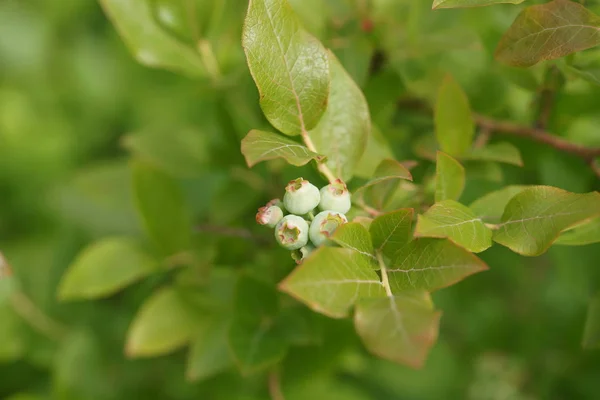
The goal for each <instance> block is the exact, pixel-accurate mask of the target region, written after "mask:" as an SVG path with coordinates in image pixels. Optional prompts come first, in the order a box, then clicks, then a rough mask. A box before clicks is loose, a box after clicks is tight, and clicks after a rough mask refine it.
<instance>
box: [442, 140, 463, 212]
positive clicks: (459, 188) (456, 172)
mask: <svg viewBox="0 0 600 400" xmlns="http://www.w3.org/2000/svg"><path fill="white" fill-rule="evenodd" d="M464 188H465V168H464V167H463V166H462V165H460V163H459V162H458V161H456V160H455V159H454V158H452V157H450V156H449V155H448V154H446V153H443V152H441V151H438V152H437V161H436V164H435V201H436V202H438V201H442V200H446V199H450V200H458V199H459V198H460V195H461V194H462V192H463V190H464Z"/></svg>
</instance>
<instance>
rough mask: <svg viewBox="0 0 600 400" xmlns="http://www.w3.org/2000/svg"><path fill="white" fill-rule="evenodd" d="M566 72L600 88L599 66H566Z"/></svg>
mask: <svg viewBox="0 0 600 400" xmlns="http://www.w3.org/2000/svg"><path fill="white" fill-rule="evenodd" d="M566 70H567V71H569V72H572V73H574V74H575V75H577V76H579V77H580V78H582V79H585V80H586V81H588V82H590V83H593V84H595V85H599V86H600V66H580V65H567V66H566Z"/></svg>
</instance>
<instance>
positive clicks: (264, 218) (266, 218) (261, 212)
mask: <svg viewBox="0 0 600 400" xmlns="http://www.w3.org/2000/svg"><path fill="white" fill-rule="evenodd" d="M282 218H283V211H282V210H281V208H279V207H277V206H270V205H268V204H267V205H266V206H264V207H261V208H259V209H258V213H256V222H258V223H259V224H261V225H267V226H268V227H269V228H273V227H275V225H277V223H278V222H279V221H281V219H282Z"/></svg>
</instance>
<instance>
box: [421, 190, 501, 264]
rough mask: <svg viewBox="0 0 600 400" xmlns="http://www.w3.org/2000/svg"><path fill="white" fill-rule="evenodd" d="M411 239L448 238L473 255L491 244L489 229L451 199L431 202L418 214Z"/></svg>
mask: <svg viewBox="0 0 600 400" xmlns="http://www.w3.org/2000/svg"><path fill="white" fill-rule="evenodd" d="M415 236H421V237H435V238H448V239H450V240H452V241H453V242H454V243H456V244H459V245H461V246H462V247H464V248H465V249H467V250H469V251H472V252H473V253H479V252H482V251H484V250H486V249H488V248H489V247H490V246H491V245H492V230H491V229H490V228H488V227H487V226H485V224H484V223H483V222H482V221H481V218H478V217H477V216H476V215H475V213H473V211H471V210H470V209H469V208H468V207H465V206H463V205H462V204H460V203H457V202H456V201H454V200H444V201H441V202H439V203H435V204H434V205H433V206H431V208H429V210H427V212H425V214H423V215H419V217H418V221H417V227H416V228H415Z"/></svg>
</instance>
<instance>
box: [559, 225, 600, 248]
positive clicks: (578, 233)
mask: <svg viewBox="0 0 600 400" xmlns="http://www.w3.org/2000/svg"><path fill="white" fill-rule="evenodd" d="M598 242H600V218H594V219H592V220H591V221H588V222H585V223H583V224H581V225H577V226H576V227H574V228H573V229H569V230H567V231H564V232H563V233H562V234H561V235H560V236H559V237H558V239H556V242H554V243H556V244H562V245H565V246H583V245H586V244H591V243H598Z"/></svg>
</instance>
